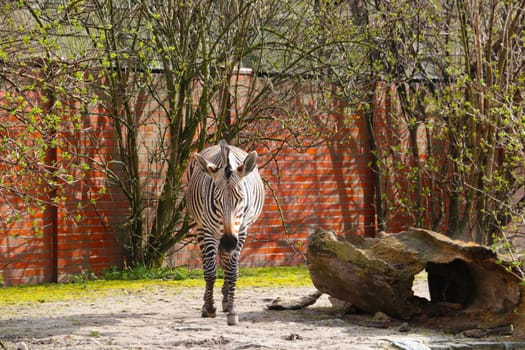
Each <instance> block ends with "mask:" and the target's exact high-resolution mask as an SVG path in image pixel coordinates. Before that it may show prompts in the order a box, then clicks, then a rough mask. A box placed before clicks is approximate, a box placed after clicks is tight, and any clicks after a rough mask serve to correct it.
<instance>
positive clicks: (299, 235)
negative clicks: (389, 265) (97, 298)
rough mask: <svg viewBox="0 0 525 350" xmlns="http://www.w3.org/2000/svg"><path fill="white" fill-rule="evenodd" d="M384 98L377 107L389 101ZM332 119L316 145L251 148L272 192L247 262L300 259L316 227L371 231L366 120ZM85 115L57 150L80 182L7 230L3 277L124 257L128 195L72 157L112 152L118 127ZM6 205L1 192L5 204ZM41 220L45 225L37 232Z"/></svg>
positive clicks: (187, 251) (44, 275) (188, 251)
mask: <svg viewBox="0 0 525 350" xmlns="http://www.w3.org/2000/svg"><path fill="white" fill-rule="evenodd" d="M378 103H379V104H378V106H379V107H380V106H381V105H382V104H384V103H386V102H384V101H383V102H381V101H380V102H378ZM68 107H69V109H68V112H69V113H80V112H79V109H78V106H76V105H75V104H74V103H71V104H70V105H69V106H68ZM379 107H378V108H379ZM145 110H146V111H148V113H150V112H151V111H150V110H149V109H148V108H145ZM1 117H2V116H1V115H0V118H1ZM331 118H335V119H336V122H339V129H338V131H337V132H336V133H334V134H333V135H331V136H330V137H329V138H328V140H325V141H324V142H322V143H320V144H319V145H317V146H316V147H314V148H310V149H307V150H303V151H298V150H296V149H294V148H291V147H285V148H284V149H283V150H282V151H281V152H280V153H279V154H278V155H277V156H276V157H275V159H273V160H270V157H271V156H272V154H271V153H272V152H271V149H270V148H271V147H272V145H271V144H264V145H262V144H260V145H255V146H253V148H255V149H256V150H257V151H258V153H259V155H260V164H265V165H264V166H263V167H262V168H261V169H260V172H261V175H262V176H263V177H264V179H265V180H266V181H267V182H268V183H269V184H270V185H271V190H270V189H268V190H267V193H266V203H265V207H264V210H263V214H262V215H261V217H260V218H259V220H258V221H257V222H256V223H255V224H254V225H252V227H251V228H250V230H249V237H248V239H247V242H246V245H245V249H244V250H243V252H242V260H241V262H242V265H243V266H270V265H297V264H301V263H302V262H303V254H304V253H305V249H306V238H307V236H308V234H309V233H311V232H312V231H314V230H316V229H317V228H325V229H332V230H334V231H336V232H344V233H345V234H361V235H368V236H373V235H374V233H375V225H376V222H375V220H376V218H375V211H374V205H373V198H374V177H373V173H372V172H371V170H370V167H369V165H370V162H371V161H372V156H371V153H370V148H369V135H368V132H367V128H366V124H365V122H364V120H363V118H362V117H361V116H344V115H343V114H341V115H338V116H331ZM337 118H340V119H342V118H344V119H345V121H344V122H342V121H341V120H339V121H337ZM81 120H82V127H81V128H80V129H79V128H75V127H73V126H71V127H70V128H64V131H63V132H62V133H61V134H60V137H61V138H62V139H63V140H65V143H64V146H63V147H62V148H59V149H58V151H57V152H56V154H50V157H52V158H54V159H55V161H56V162H58V163H64V164H65V163H68V164H69V165H71V164H70V163H71V162H73V163H74V162H77V163H78V164H76V165H77V167H76V168H75V167H70V169H72V170H71V171H73V175H74V178H75V179H76V180H75V181H73V182H72V183H70V184H69V185H68V186H66V188H65V191H64V192H63V193H61V194H60V195H61V196H63V197H61V200H60V205H59V207H58V209H57V210H54V209H52V207H50V206H48V207H47V209H46V210H45V211H35V212H34V213H33V214H31V215H27V216H26V217H23V218H21V219H20V220H18V221H16V222H14V223H12V224H11V225H10V226H9V227H6V228H5V229H4V230H3V231H2V233H1V234H0V270H1V274H2V275H1V276H2V279H3V281H4V283H5V284H8V285H14V284H23V283H42V282H48V281H54V280H57V281H62V280H64V279H65V278H66V277H67V275H68V274H78V273H86V272H100V271H103V270H104V269H106V268H108V267H110V266H112V265H116V266H122V265H123V264H124V261H125V259H126V256H125V253H124V249H123V248H122V247H123V245H124V244H125V243H126V242H125V241H124V240H123V237H121V236H120V235H119V231H118V225H119V224H120V223H121V222H122V220H123V219H124V218H125V217H126V214H127V212H128V208H127V205H126V201H125V198H124V195H123V193H122V192H121V191H120V190H119V188H118V186H116V185H115V184H112V183H111V182H110V181H108V179H106V178H105V177H104V176H103V174H102V173H100V172H97V171H94V170H92V168H90V169H84V170H81V168H82V164H81V162H82V161H81V160H80V159H76V158H75V157H74V156H73V157H72V156H71V155H72V154H76V153H78V154H86V153H87V154H90V155H91V157H92V159H93V160H98V161H105V160H110V159H114V157H115V154H116V153H115V140H114V136H113V131H112V130H111V128H110V121H109V119H108V117H106V116H105V115H104V113H103V111H100V110H94V111H91V113H89V114H85V115H83V116H82V119H81ZM377 132H381V131H380V130H378V131H377ZM381 142H383V141H381ZM75 152H76V153H75ZM75 169H77V170H76V171H75ZM75 172H76V173H75ZM272 192H273V194H272ZM274 196H275V197H276V198H277V199H278V203H279V205H280V208H279V206H278V204H277V201H276V199H275V198H274ZM5 205H6V204H5V201H4V202H2V200H1V199H0V208H2V206H5ZM75 213H78V214H80V215H78V217H77V215H76V214H75ZM281 214H282V217H283V218H284V223H285V225H286V226H283V222H282V221H281ZM35 227H43V228H44V229H43V230H42V232H40V233H38V234H36V233H35V229H34V228H35ZM285 227H286V228H285ZM178 248H180V247H176V249H178ZM170 261H171V263H172V264H173V265H177V266H180V265H185V266H191V267H199V266H200V254H199V251H198V248H197V247H195V245H194V244H190V245H189V246H187V247H185V248H184V249H183V250H181V251H177V252H176V253H174V254H173V255H172V256H171V257H170Z"/></svg>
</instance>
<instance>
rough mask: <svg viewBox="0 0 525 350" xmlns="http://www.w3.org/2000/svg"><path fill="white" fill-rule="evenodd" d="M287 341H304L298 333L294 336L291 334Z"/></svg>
mask: <svg viewBox="0 0 525 350" xmlns="http://www.w3.org/2000/svg"><path fill="white" fill-rule="evenodd" d="M285 339H286V340H302V339H303V337H301V336H300V335H299V334H297V333H292V334H290V335H289V336H287V337H286V338H285Z"/></svg>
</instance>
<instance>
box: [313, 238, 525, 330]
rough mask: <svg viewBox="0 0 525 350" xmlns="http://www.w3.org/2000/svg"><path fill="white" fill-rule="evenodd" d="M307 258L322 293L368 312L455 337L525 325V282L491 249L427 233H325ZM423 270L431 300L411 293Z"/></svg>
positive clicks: (315, 241)
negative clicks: (372, 235)
mask: <svg viewBox="0 0 525 350" xmlns="http://www.w3.org/2000/svg"><path fill="white" fill-rule="evenodd" d="M307 258H308V268H309V271H310V275H311V277H312V281H313V283H314V285H315V286H316V288H317V289H319V291H321V292H323V293H327V294H329V295H331V296H333V297H335V298H338V299H341V300H344V301H347V302H349V303H351V304H352V305H354V306H355V307H356V308H358V309H361V310H363V311H365V312H369V313H376V312H379V311H381V312H384V313H386V314H388V315H390V316H392V317H395V318H399V319H403V320H417V321H418V322H426V323H428V324H431V325H432V326H437V327H439V328H442V329H444V330H448V331H454V332H459V331H462V330H465V329H472V328H482V329H489V328H493V327H498V326H501V325H505V324H514V326H518V325H519V326H520V327H521V325H523V324H524V322H523V321H522V318H523V310H525V308H524V307H523V304H524V303H523V294H524V289H523V287H522V286H521V284H520V282H521V279H520V278H519V277H518V276H517V274H516V273H514V272H513V271H512V269H511V268H510V266H511V265H510V264H506V263H505V262H502V259H501V258H500V257H498V256H497V255H496V254H495V253H494V252H493V251H492V250H491V249H490V248H488V247H485V246H481V245H478V244H475V243H467V242H463V241H456V240H451V239H450V238H448V237H447V236H445V235H442V234H440V233H437V232H433V231H428V230H422V229H411V230H410V231H405V232H401V233H396V234H386V233H381V234H380V235H379V236H378V237H376V238H366V237H362V236H350V237H346V238H342V237H339V236H336V235H335V234H334V233H332V232H328V231H318V232H316V233H314V234H312V235H311V236H310V237H309V240H308V250H307ZM423 270H426V272H427V276H428V277H427V278H428V287H429V294H430V300H427V299H426V298H421V297H418V296H415V295H414V294H413V291H412V285H413V282H414V276H415V275H416V274H418V273H419V272H421V271H423ZM521 332H522V331H521Z"/></svg>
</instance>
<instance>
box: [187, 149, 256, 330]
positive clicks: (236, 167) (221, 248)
mask: <svg viewBox="0 0 525 350" xmlns="http://www.w3.org/2000/svg"><path fill="white" fill-rule="evenodd" d="M263 203H264V185H263V182H262V180H261V177H260V176H259V172H258V169H257V152H255V151H253V152H250V153H246V152H245V151H243V150H241V149H240V148H237V147H235V146H232V145H228V144H227V143H226V141H224V140H222V141H220V142H219V144H218V145H214V146H211V147H208V148H206V149H204V150H202V151H201V152H200V153H194V154H193V158H192V160H191V161H190V164H189V168H188V190H187V192H186V205H187V209H188V213H189V214H190V216H191V217H192V218H193V220H194V221H195V223H196V226H197V241H198V243H199V244H200V249H201V253H202V264H203V269H204V280H205V281H206V289H205V292H204V305H203V307H202V317H215V316H216V308H215V306H214V301H213V287H214V284H215V279H216V270H217V256H219V257H220V262H221V266H222V267H223V269H224V285H223V287H222V295H223V299H222V309H223V311H224V312H226V313H227V323H228V325H235V324H237V323H238V322H239V318H238V316H237V313H236V311H235V302H234V298H235V288H236V283H237V278H238V265H239V259H240V253H241V249H242V247H243V245H244V241H245V239H246V233H247V230H248V226H250V225H251V224H252V223H253V222H254V221H255V220H256V219H257V218H258V217H259V215H260V213H261V211H262V207H263ZM217 253H218V255H217Z"/></svg>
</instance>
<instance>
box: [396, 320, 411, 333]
mask: <svg viewBox="0 0 525 350" xmlns="http://www.w3.org/2000/svg"><path fill="white" fill-rule="evenodd" d="M409 330H410V326H409V325H408V323H406V322H404V323H403V324H402V325H401V326H399V328H398V329H397V331H398V332H408V331H409Z"/></svg>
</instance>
